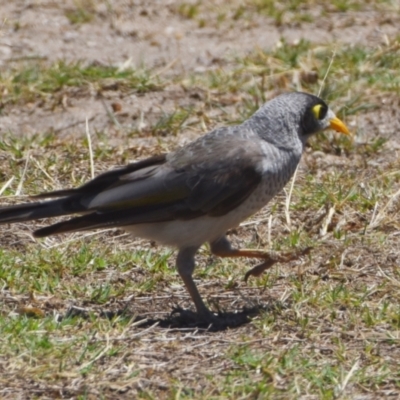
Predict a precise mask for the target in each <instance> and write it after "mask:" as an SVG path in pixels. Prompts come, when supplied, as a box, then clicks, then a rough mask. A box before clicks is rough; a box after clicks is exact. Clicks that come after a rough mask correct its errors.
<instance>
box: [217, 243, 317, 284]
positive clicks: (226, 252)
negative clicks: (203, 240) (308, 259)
mask: <svg viewBox="0 0 400 400" xmlns="http://www.w3.org/2000/svg"><path fill="white" fill-rule="evenodd" d="M210 247H211V252H212V253H213V254H215V255H216V256H218V257H249V258H260V259H262V260H264V261H263V262H262V263H261V264H258V265H256V266H255V267H254V268H252V269H251V270H249V271H247V272H246V275H245V276H244V280H245V281H247V279H249V276H251V275H252V276H260V275H261V274H262V273H263V272H264V271H265V270H267V269H269V268H271V267H272V266H273V265H274V264H275V263H277V262H288V261H293V260H295V259H297V258H299V257H301V256H304V255H306V254H309V252H310V251H311V247H307V248H305V249H302V250H300V251H298V252H292V253H283V254H277V253H275V252H270V253H268V252H265V251H262V250H252V249H234V248H233V247H232V245H231V243H230V242H229V240H228V239H227V238H226V236H223V237H222V238H220V239H218V240H215V241H214V242H211V243H210Z"/></svg>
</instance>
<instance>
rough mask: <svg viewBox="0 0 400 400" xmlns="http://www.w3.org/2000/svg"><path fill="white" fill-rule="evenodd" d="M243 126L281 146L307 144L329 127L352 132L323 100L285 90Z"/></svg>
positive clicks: (283, 147) (290, 146)
mask: <svg viewBox="0 0 400 400" xmlns="http://www.w3.org/2000/svg"><path fill="white" fill-rule="evenodd" d="M244 125H245V126H247V127H248V128H250V129H251V130H252V131H253V132H256V133H257V134H258V135H259V136H260V137H261V138H262V139H264V140H266V141H267V142H269V143H271V144H274V145H275V146H276V147H279V148H281V149H285V148H286V149H293V148H298V147H299V146H300V147H304V145H305V143H306V142H307V139H308V138H309V137H310V136H311V135H313V134H315V133H318V132H321V131H323V130H325V129H327V128H332V129H334V130H336V131H338V132H341V133H344V134H347V135H348V134H349V131H348V129H347V128H346V126H345V125H344V124H343V123H342V122H341V121H340V120H339V119H338V118H337V117H336V115H335V114H334V113H333V111H332V110H331V109H330V108H329V107H328V105H327V104H326V103H325V102H324V101H323V100H322V99H320V98H319V97H317V96H314V95H312V94H309V93H304V92H291V93H284V94H281V95H280V96H277V97H275V98H273V99H272V100H270V101H268V102H267V103H265V104H264V105H263V106H262V107H261V108H260V109H259V110H258V111H257V112H256V113H255V114H254V115H253V116H252V117H251V118H250V119H248V120H247V121H246V122H245V123H244Z"/></svg>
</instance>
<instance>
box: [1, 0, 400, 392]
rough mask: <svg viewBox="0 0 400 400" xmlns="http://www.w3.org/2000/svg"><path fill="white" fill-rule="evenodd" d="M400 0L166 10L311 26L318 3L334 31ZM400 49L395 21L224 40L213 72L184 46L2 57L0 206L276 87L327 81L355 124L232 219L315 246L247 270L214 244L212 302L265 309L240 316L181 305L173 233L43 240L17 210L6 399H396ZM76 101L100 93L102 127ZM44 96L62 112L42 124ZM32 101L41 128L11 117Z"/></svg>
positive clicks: (234, 111) (202, 18) (70, 13)
mask: <svg viewBox="0 0 400 400" xmlns="http://www.w3.org/2000/svg"><path fill="white" fill-rule="evenodd" d="M115 3H116V4H114V9H112V10H111V9H108V11H107V12H108V14H107V13H106V14H101V12H100V11H98V10H99V9H101V7H100V6H101V5H103V3H102V2H100V1H98V2H97V1H79V2H74V3H73V6H71V5H69V6H68V7H67V8H68V9H67V11H65V10H64V8H62V7H60V13H64V12H65V14H64V15H65V17H66V18H67V19H68V20H69V21H70V23H71V24H73V25H74V26H91V24H94V23H95V22H96V23H100V21H101V20H102V18H104V19H105V20H107V21H108V19H109V18H110V19H115V18H117V17H118V4H117V3H118V2H115ZM214 3H215V4H214ZM320 3H321V4H320ZM394 3H395V2H388V1H384V2H360V1H352V2H341V1H334V2H331V4H330V5H329V6H327V5H325V3H322V2H314V1H307V2H302V5H301V4H300V2H297V1H288V2H280V3H279V4H278V2H274V1H260V0H257V1H255V0H254V1H253V0H252V1H250V0H249V1H245V2H233V3H232V6H228V5H227V4H225V2H208V1H202V2H186V3H182V2H176V3H174V4H173V6H170V7H169V12H170V13H171V15H174V16H177V18H180V19H181V20H182V24H187V23H189V22H190V23H193V24H195V25H196V26H198V27H202V28H207V29H208V28H209V29H215V31H212V32H214V33H215V34H217V33H216V32H219V34H220V35H224V34H228V33H229V32H230V31H231V30H232V29H234V28H233V27H232V21H238V22H237V25H236V28H237V29H238V30H239V29H242V28H243V27H245V26H248V24H249V23H250V22H251V21H252V17H254V20H257V21H260V18H261V20H262V19H263V18H264V19H265V21H269V22H270V21H274V24H276V26H278V27H279V29H284V28H285V27H286V28H287V27H289V28H290V29H298V30H299V31H300V32H302V29H304V30H306V29H310V28H311V29H312V28H313V27H315V28H318V27H319V25H318V21H319V19H318V18H317V16H318V15H319V16H320V18H321V19H322V20H324V21H325V19H326V20H329V21H331V22H332V24H333V26H334V29H336V28H335V26H336V25H335V24H336V23H337V22H338V21H339V22H340V23H342V22H343V20H342V19H341V18H342V14H341V13H343V12H346V13H348V15H349V16H350V17H351V18H353V19H354V21H356V22H357V21H358V18H359V17H360V16H363V17H364V18H367V17H368V16H371V15H373V16H374V18H375V17H376V18H378V19H379V20H380V21H383V20H384V17H385V16H386V17H387V15H388V14H387V12H388V10H389V11H390V13H391V14H390V15H391V18H392V20H391V22H390V21H389V22H386V23H387V24H389V25H390V24H393V25H396V24H397V22H398V21H397V19H398V16H397V14H396V13H398V9H396V4H394ZM104 4H105V3H104ZM107 4H108V3H107ZM121 4H122V3H121ZM121 7H122V8H123V6H122V5H121ZM54 9H57V7H54ZM150 11H151V10H150ZM150 11H149V12H150ZM350 17H349V18H350ZM324 18H325V19H324ZM188 21H189V22H188ZM249 21H250V22H249ZM356 22H355V23H356ZM338 26H339V28H338V29H340V27H341V25H340V24H338ZM238 27H239V28H238ZM282 27H283V28H282ZM243 29H244V28H243ZM249 29H250V28H249ZM318 29H319V28H318ZM360 29H361V28H360ZM221 32H222V33H221ZM238 40H239V39H238ZM333 53H334V54H335V57H334V59H333V61H332V54H333ZM399 60H400V46H399V39H398V38H397V37H396V36H387V37H386V38H385V41H384V42H383V43H381V44H379V45H376V44H372V45H371V44H367V43H357V44H343V43H341V42H339V43H333V42H330V41H323V42H318V41H316V43H313V42H308V41H305V40H300V41H296V42H294V43H293V42H291V41H288V40H283V39H282V40H281V41H280V42H279V43H277V45H276V46H274V47H273V48H272V47H271V48H265V49H264V48H263V49H261V48H251V49H249V51H248V52H247V53H246V54H239V52H238V54H237V55H236V56H232V53H230V54H229V55H228V54H227V55H226V57H225V58H223V59H221V60H218V61H217V62H216V63H215V64H212V65H211V66H210V67H209V68H206V69H205V70H204V71H201V72H198V71H197V72H195V71H193V70H191V69H189V70H185V69H182V68H180V67H179V65H178V66H177V64H176V62H175V61H174V60H172V61H170V62H167V63H166V64H165V65H162V66H151V67H146V66H142V67H140V68H134V67H133V66H131V65H130V66H129V65H128V66H126V68H123V69H121V68H118V67H115V66H114V65H102V64H90V63H85V62H84V61H82V62H79V63H77V62H69V61H68V62H66V61H57V62H56V61H54V62H53V61H51V60H44V61H43V60H37V59H35V60H26V59H23V60H22V61H15V60H11V61H9V62H7V63H3V65H2V67H1V70H0V92H1V93H2V98H1V115H0V124H1V123H2V120H4V121H5V120H6V119H10V120H11V121H12V118H14V121H16V122H15V123H16V125H15V126H16V128H15V130H12V129H9V128H8V129H7V131H6V130H5V129H3V130H2V131H1V136H0V164H1V171H0V193H1V196H2V197H1V204H10V203H15V202H19V201H25V200H26V196H27V195H31V194H36V193H38V192H42V191H44V190H52V189H59V188H61V187H69V186H77V185H79V184H81V183H83V182H84V181H86V180H88V179H90V177H91V175H92V171H93V170H94V171H95V172H96V173H99V172H101V171H105V170H106V169H109V168H113V167H114V166H116V165H121V164H123V163H125V162H128V161H132V160H133V159H139V158H143V157H146V156H148V155H150V154H153V153H155V152H161V151H167V150H169V149H172V148H174V147H176V146H177V145H179V144H181V143H184V142H185V141H188V140H191V139H192V138H194V137H196V136H198V135H200V134H202V133H203V132H204V131H205V130H208V129H211V128H212V127H214V126H217V125H221V124H226V123H235V122H238V121H241V120H243V119H245V118H247V116H248V115H250V114H251V113H252V112H253V111H254V110H255V109H256V108H257V107H258V106H259V105H260V104H261V103H262V102H264V101H265V100H268V99H269V98H271V97H273V96H274V95H276V94H277V93H279V92H280V91H283V90H296V89H297V90H300V89H301V90H307V91H310V92H313V93H318V91H319V89H320V88H321V86H322V83H323V82H324V86H323V90H322V94H321V95H322V96H323V97H324V98H326V99H327V100H328V101H329V103H330V104H331V106H332V108H333V109H334V110H335V111H338V112H339V114H340V115H341V117H342V118H343V119H345V121H346V123H348V125H349V126H350V127H351V128H352V130H353V132H354V134H355V138H354V140H353V141H351V140H348V139H347V138H342V137H337V136H336V135H334V134H330V133H326V134H321V135H319V136H318V137H315V138H314V139H313V140H312V141H311V143H310V145H309V147H308V148H307V150H306V152H305V155H304V157H303V161H302V164H301V166H300V169H299V171H298V174H297V178H296V183H295V185H294V186H293V191H292V192H291V194H290V195H289V193H288V192H284V193H281V194H280V195H279V196H278V197H277V198H276V199H275V200H274V201H273V202H272V203H271V204H270V205H269V206H268V207H267V208H266V209H265V210H263V211H261V212H260V213H259V214H257V215H256V216H254V217H253V218H252V219H251V220H249V221H246V222H244V223H243V224H242V226H240V227H238V228H237V229H235V230H232V231H231V232H230V233H229V236H230V238H231V239H232V241H233V243H234V244H235V245H238V246H250V247H258V248H266V249H271V250H274V251H287V250H293V249H295V248H300V247H304V246H312V247H313V250H312V253H311V255H310V257H308V258H306V257H305V258H304V259H302V260H299V261H297V262H292V263H291V264H289V265H277V266H276V267H274V268H273V269H272V270H271V271H269V272H268V273H265V274H264V275H263V276H262V277H260V278H258V279H250V280H249V281H248V282H247V283H245V282H244V281H243V277H244V274H245V272H246V271H247V270H248V269H249V268H250V267H251V265H250V263H249V261H248V260H222V259H216V258H214V257H211V256H210V255H209V252H208V250H207V249H206V248H204V249H202V250H201V252H200V254H199V256H198V266H197V269H196V279H197V281H198V285H199V288H200V291H201V292H202V294H203V296H204V297H205V298H206V299H207V301H208V303H209V305H210V306H211V307H212V308H214V309H215V310H221V311H230V312H233V311H237V312H239V311H241V310H243V309H245V310H252V313H250V311H249V315H250V316H251V318H250V321H249V322H248V323H245V324H242V325H240V326H233V327H231V328H230V329H227V330H223V331H216V332H215V331H209V330H207V329H206V328H205V327H203V326H199V325H196V324H193V323H187V322H185V321H182V320H180V319H179V318H170V317H169V315H170V313H171V311H172V310H173V308H174V307H177V306H180V307H184V308H187V307H191V306H192V305H191V302H190V299H189V298H188V295H187V293H186V291H185V290H184V288H183V287H182V283H181V281H180V279H179V277H178V276H177V273H176V271H175V270H174V268H173V264H174V256H173V252H172V251H171V250H168V249H165V248H161V247H157V246H155V245H154V244H151V243H148V242H146V241H142V240H140V239H137V240H136V239H135V240H133V239H132V238H130V237H129V236H127V235H126V234H124V233H123V232H121V231H104V232H97V233H85V234H73V235H69V236H64V237H56V238H48V239H46V240H42V241H35V240H34V239H33V238H32V236H31V234H30V232H31V231H32V230H33V229H34V228H35V227H37V226H38V225H39V224H44V222H40V223H26V224H17V225H13V226H3V227H2V237H1V249H0V287H1V290H0V301H1V304H2V308H1V314H0V353H1V355H2V356H1V358H0V398H4V399H16V398H19V399H25V398H41V399H47V398H48V399H53V398H74V399H97V398H106V399H112V398H127V399H128V398H129V399H131V398H141V399H153V398H154V399H164V398H165V399H184V398H185V399H186V398H196V399H200V398H204V399H206V398H207V399H209V398H211V399H225V398H231V399H264V398H274V399H299V398H301V399H339V398H340V399H355V398H362V399H376V398H386V397H393V398H397V397H399V396H400V373H399V371H400V368H399V367H400V366H399V361H398V360H399V358H400V350H399V349H400V346H399V340H400V336H399V334H400V306H399V304H400V294H399V293H400V291H399V286H400V272H399V262H400V253H399V250H398V249H399V248H400V235H399V222H398V217H397V216H398V210H399V206H400V202H399V193H400V192H399V190H400V168H399V167H400V164H399V161H398V160H399V157H398V149H399V143H400V142H399V140H398V137H397V136H398V135H397V134H398V131H399V128H400V115H399V110H400V104H399V77H398V68H399ZM178 64H179V63H178ZM175 67H177V68H175ZM328 69H329V73H327V72H328ZM325 77H326V79H325ZM132 99H134V100H132ZM132 101H135V102H137V103H132ZM76 104H80V105H82V107H84V106H85V104H86V105H88V110H89V109H91V107H98V109H96V110H97V111H96V112H97V114H96V115H95V116H92V117H91V116H90V115H91V114H89V116H88V129H85V120H86V118H85V117H86V115H85V116H84V117H83V118H81V119H79V118H80V117H79V118H78V119H77V120H76V121H75V120H72V121H71V119H68V118H70V116H71V115H73V114H71V113H73V112H75V111H76V110H75V109H76V108H78V107H76ZM132 104H133V105H132ZM138 104H139V106H138ZM141 104H143V107H145V108H144V110H145V111H143V109H142V108H141V107H140V105H141ZM60 110H63V111H60ZM74 110H75V111H74ZM29 113H30V114H29ZM46 113H47V114H46ZM68 113H70V114H68ZM50 114H55V115H59V116H60V118H65V121H67V122H66V124H67V125H68V128H66V129H64V128H63V129H62V130H59V131H58V130H57V129H51V128H49V127H48V126H47V125H42V124H41V123H42V119H41V118H42V116H43V115H50ZM25 115H29V118H30V119H29V121H30V124H31V126H32V127H33V128H32V129H31V131H30V133H31V134H30V135H22V133H23V130H19V128H18V129H17V127H18V126H19V125H18V124H17V122H18V120H19V119H23V118H24V116H25ZM67 117H68V118H67ZM91 118H92V119H91ZM0 126H1V125H0ZM289 189H290V188H289V187H288V188H287V191H289ZM288 196H290V205H289V206H288V203H287V198H288Z"/></svg>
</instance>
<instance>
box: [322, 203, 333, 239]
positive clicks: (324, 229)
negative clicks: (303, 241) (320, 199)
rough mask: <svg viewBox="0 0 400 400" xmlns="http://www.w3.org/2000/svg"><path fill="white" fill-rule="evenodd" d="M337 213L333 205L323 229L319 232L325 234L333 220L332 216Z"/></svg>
mask: <svg viewBox="0 0 400 400" xmlns="http://www.w3.org/2000/svg"><path fill="white" fill-rule="evenodd" d="M334 215H335V207H331V208H330V209H329V211H328V215H327V216H326V218H325V221H324V222H323V224H322V227H321V230H320V232H319V235H320V236H325V235H326V234H327V232H328V227H329V224H330V223H331V222H332V218H333V216H334Z"/></svg>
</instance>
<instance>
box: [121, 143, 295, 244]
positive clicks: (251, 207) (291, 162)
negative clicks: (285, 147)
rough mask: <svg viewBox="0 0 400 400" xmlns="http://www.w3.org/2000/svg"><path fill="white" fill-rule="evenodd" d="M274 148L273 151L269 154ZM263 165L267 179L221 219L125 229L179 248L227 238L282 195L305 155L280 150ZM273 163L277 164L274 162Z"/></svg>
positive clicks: (170, 222)
mask: <svg viewBox="0 0 400 400" xmlns="http://www.w3.org/2000/svg"><path fill="white" fill-rule="evenodd" d="M270 151H271V148H269V152H270ZM276 152H277V154H275V155H274V156H273V157H271V154H269V157H268V159H266V160H265V162H264V163H263V165H262V169H263V172H262V173H263V179H262V181H261V183H260V184H259V186H258V187H257V188H256V190H255V191H254V192H253V193H252V194H251V195H250V196H249V197H248V198H247V199H246V200H245V201H244V202H243V203H242V204H241V205H240V206H239V207H238V208H236V209H235V210H233V211H231V212H229V213H227V214H225V215H223V216H221V217H209V216H202V217H199V218H195V219H191V220H186V221H184V220H176V221H168V222H158V223H152V224H139V225H133V226H129V227H126V228H125V229H126V230H127V231H129V232H131V233H132V234H133V235H135V236H139V237H142V238H147V239H150V240H155V241H157V242H159V243H161V244H164V245H168V246H174V247H178V248H183V247H189V246H201V245H202V244H203V243H205V242H210V241H213V240H215V239H218V238H219V237H221V236H223V235H224V234H225V232H226V231H227V230H228V229H230V228H233V227H235V226H237V225H239V224H240V223H241V222H242V221H243V220H245V219H246V218H248V217H249V216H251V215H253V214H254V213H256V212H257V211H258V210H260V209H261V208H262V207H264V206H265V205H266V204H267V203H268V202H269V201H270V200H271V199H272V198H273V197H274V196H275V195H276V194H277V193H279V192H280V191H281V190H282V188H283V187H284V186H285V185H286V183H287V182H288V181H289V180H290V178H291V176H292V175H293V173H294V171H295V169H296V167H297V165H298V162H299V160H300V156H301V155H294V154H293V153H289V152H285V151H279V150H277V149H276ZM272 160H273V161H272Z"/></svg>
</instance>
